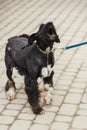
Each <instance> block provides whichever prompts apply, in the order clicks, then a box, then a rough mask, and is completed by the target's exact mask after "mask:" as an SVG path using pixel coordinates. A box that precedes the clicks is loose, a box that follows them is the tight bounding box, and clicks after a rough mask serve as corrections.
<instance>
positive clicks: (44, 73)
mask: <svg viewBox="0 0 87 130" xmlns="http://www.w3.org/2000/svg"><path fill="white" fill-rule="evenodd" d="M52 70H53V69H52V67H51V65H48V66H47V67H43V68H42V70H41V75H42V76H43V78H45V77H48V76H50V74H51V72H52Z"/></svg>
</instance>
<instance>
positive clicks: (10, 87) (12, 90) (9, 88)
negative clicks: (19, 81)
mask: <svg viewBox="0 0 87 130" xmlns="http://www.w3.org/2000/svg"><path fill="white" fill-rule="evenodd" d="M5 63H6V74H7V77H8V81H7V83H6V86H5V92H6V94H7V99H9V100H12V99H14V98H15V95H16V87H15V82H14V81H13V79H12V72H13V67H14V62H13V60H12V58H11V56H10V55H8V53H7V54H6V55H5Z"/></svg>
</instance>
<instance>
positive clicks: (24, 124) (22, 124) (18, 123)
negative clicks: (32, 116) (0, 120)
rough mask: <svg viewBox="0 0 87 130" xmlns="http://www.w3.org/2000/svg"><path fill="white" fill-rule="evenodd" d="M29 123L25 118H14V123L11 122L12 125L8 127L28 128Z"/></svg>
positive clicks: (15, 128)
mask: <svg viewBox="0 0 87 130" xmlns="http://www.w3.org/2000/svg"><path fill="white" fill-rule="evenodd" d="M30 125H31V122H30V121H26V120H16V121H15V122H14V124H12V126H11V127H10V130H18V129H21V130H28V129H29V127H30Z"/></svg>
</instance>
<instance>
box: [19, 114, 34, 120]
mask: <svg viewBox="0 0 87 130" xmlns="http://www.w3.org/2000/svg"><path fill="white" fill-rule="evenodd" d="M34 118H35V115H34V114H28V113H21V114H20V115H19V116H18V119H23V120H33V119H34Z"/></svg>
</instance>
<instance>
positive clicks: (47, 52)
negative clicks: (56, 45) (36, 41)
mask: <svg viewBox="0 0 87 130" xmlns="http://www.w3.org/2000/svg"><path fill="white" fill-rule="evenodd" d="M37 48H38V50H39V51H40V52H41V53H43V54H49V53H50V52H51V49H50V47H47V48H46V50H42V49H41V48H40V47H39V46H38V45H37Z"/></svg>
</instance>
